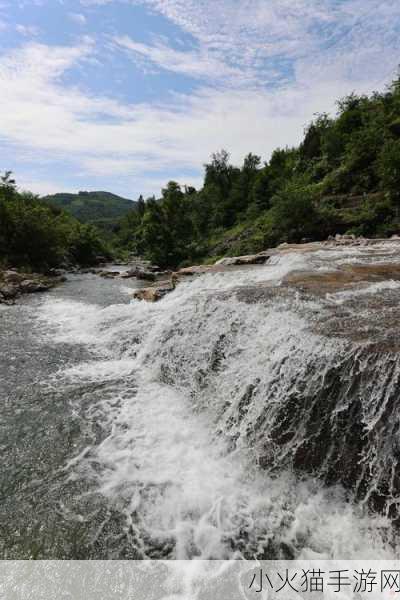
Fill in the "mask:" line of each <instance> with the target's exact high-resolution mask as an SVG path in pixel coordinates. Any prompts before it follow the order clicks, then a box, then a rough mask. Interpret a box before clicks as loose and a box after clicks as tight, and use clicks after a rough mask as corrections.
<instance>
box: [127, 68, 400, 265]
mask: <svg viewBox="0 0 400 600" xmlns="http://www.w3.org/2000/svg"><path fill="white" fill-rule="evenodd" d="M399 213H400V79H399V80H396V81H395V82H394V83H393V84H392V85H391V86H390V88H389V89H388V90H386V91H385V92H384V93H382V94H378V93H374V94H372V96H371V97H367V96H357V95H355V94H351V95H350V96H348V97H346V98H344V99H343V100H341V101H340V102H338V113H337V115H336V117H335V118H331V117H329V116H328V115H326V114H320V115H317V117H316V118H315V119H314V121H313V122H312V123H311V124H310V125H309V126H308V127H307V128H306V130H305V134H304V140H303V142H302V143H301V144H300V146H299V148H278V149H277V150H275V151H274V152H273V153H272V155H271V158H270V160H269V162H267V163H265V164H264V165H261V159H260V158H259V157H258V156H256V155H254V154H252V153H250V154H248V156H247V157H246V158H245V160H244V162H243V165H242V167H241V168H240V169H239V168H237V167H234V166H232V165H231V164H230V161H229V154H228V153H227V152H226V151H225V150H221V151H220V152H218V153H216V154H213V155H212V157H211V161H210V163H208V164H206V165H205V177H204V185H203V188H202V189H201V190H199V191H196V190H194V189H193V188H191V189H190V190H188V189H185V190H184V191H182V190H181V189H180V188H179V186H177V184H172V183H171V184H169V186H168V188H167V189H166V190H163V193H162V198H161V199H160V200H157V201H156V200H155V199H153V200H151V201H147V203H146V204H142V205H141V209H140V211H132V213H131V214H130V215H128V216H126V217H125V218H124V219H123V220H122V222H121V225H120V232H119V239H120V244H121V245H122V246H124V247H129V248H130V249H134V250H135V251H137V252H140V253H142V254H145V255H146V256H148V257H149V258H151V259H152V260H155V261H156V262H157V263H159V264H160V265H163V266H172V267H175V266H177V265H178V264H182V263H186V262H189V261H195V260H202V261H207V260H209V257H210V256H221V255H224V254H238V253H247V252H255V251H257V250H261V249H263V248H266V247H268V246H272V245H275V244H278V243H280V242H284V241H287V242H300V241H301V240H303V239H311V240H319V239H324V238H326V237H327V236H328V235H334V234H336V233H345V232H349V231H350V232H353V233H358V234H362V235H368V236H374V235H375V236H379V235H390V234H392V233H396V232H398V231H399V221H400V219H399V216H400V215H399Z"/></svg>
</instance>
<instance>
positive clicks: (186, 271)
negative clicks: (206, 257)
mask: <svg viewBox="0 0 400 600" xmlns="http://www.w3.org/2000/svg"><path fill="white" fill-rule="evenodd" d="M212 270H213V265H197V266H193V267H184V268H183V269H179V271H176V273H174V275H176V276H178V277H181V276H183V277H191V276H192V275H202V274H203V273H208V272H209V271H212Z"/></svg>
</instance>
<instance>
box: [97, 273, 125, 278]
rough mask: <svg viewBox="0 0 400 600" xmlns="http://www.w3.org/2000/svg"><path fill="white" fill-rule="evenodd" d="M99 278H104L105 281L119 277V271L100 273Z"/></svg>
mask: <svg viewBox="0 0 400 600" xmlns="http://www.w3.org/2000/svg"><path fill="white" fill-rule="evenodd" d="M99 275H100V277H104V278H105V279H113V278H114V277H118V276H119V275H120V272H119V271H100V272H99Z"/></svg>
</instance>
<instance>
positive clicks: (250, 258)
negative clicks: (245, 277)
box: [215, 252, 270, 267]
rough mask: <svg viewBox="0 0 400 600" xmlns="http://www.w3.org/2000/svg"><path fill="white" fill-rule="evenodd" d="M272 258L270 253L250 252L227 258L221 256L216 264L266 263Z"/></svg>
mask: <svg viewBox="0 0 400 600" xmlns="http://www.w3.org/2000/svg"><path fill="white" fill-rule="evenodd" d="M269 258H270V255H269V254H264V253H262V252H261V253H260V254H249V255H247V256H232V257H227V258H221V259H220V260H218V261H217V262H216V263H215V264H216V265H222V266H225V267H228V266H240V265H264V264H265V263H266V262H267V261H268V260H269Z"/></svg>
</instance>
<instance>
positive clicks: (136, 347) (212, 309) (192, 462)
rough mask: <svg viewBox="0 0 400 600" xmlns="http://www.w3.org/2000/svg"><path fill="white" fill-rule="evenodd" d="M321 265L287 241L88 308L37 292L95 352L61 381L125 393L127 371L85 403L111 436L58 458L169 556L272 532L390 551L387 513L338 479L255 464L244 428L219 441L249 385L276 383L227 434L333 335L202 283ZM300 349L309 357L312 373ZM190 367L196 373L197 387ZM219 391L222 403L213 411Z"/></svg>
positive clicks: (257, 411)
mask: <svg viewBox="0 0 400 600" xmlns="http://www.w3.org/2000/svg"><path fill="white" fill-rule="evenodd" d="M335 260H336V259H335ZM320 266H321V257H320V256H316V253H315V255H297V254H295V253H291V254H288V255H286V256H284V257H275V258H274V260H273V261H272V263H270V264H268V265H265V266H262V267H258V268H255V269H251V270H242V271H232V272H227V273H213V274H206V275H204V276H202V277H199V278H195V279H194V280H191V281H187V282H184V283H182V284H180V285H179V286H178V287H177V289H176V290H175V291H174V292H172V293H171V294H169V295H168V296H167V297H166V298H165V299H164V300H163V301H162V302H160V303H157V304H148V303H145V302H139V301H133V302H132V303H131V304H130V305H122V304H121V305H113V306H110V307H108V308H105V309H101V308H100V307H98V306H94V305H88V304H85V303H84V302H73V301H66V300H58V299H54V298H52V297H49V299H48V300H47V301H46V302H45V303H44V304H43V306H42V308H41V314H40V318H41V319H42V320H43V322H45V323H46V324H47V327H48V335H49V336H51V339H53V340H55V341H56V342H59V343H80V344H84V345H86V346H87V347H88V348H89V349H91V350H92V351H93V353H94V360H93V361H90V362H85V363H82V364H79V365H77V366H74V367H71V368H68V369H67V370H66V371H65V372H64V373H63V376H64V377H65V378H66V379H67V380H70V381H82V380H84V381H96V382H97V381H99V380H100V381H101V380H103V381H112V380H114V379H119V380H120V381H121V380H122V381H123V380H124V378H128V379H129V377H130V376H131V374H132V373H136V374H137V378H136V381H135V386H136V387H137V391H136V389H135V390H134V389H131V388H130V387H129V386H131V385H132V382H131V380H129V382H128V384H127V386H126V387H125V388H123V389H122V390H121V386H120V385H119V386H116V388H115V400H116V401H115V402H110V401H109V398H107V400H104V402H102V401H101V400H100V401H98V402H97V406H96V407H93V411H92V413H91V414H92V415H93V418H95V415H96V414H98V412H99V411H100V412H102V414H103V418H105V419H106V420H107V419H108V422H109V423H110V425H111V429H110V434H109V435H108V437H107V438H106V439H105V440H103V442H102V443H101V444H100V445H99V446H98V447H97V448H93V449H92V450H91V452H90V453H88V452H87V450H86V449H85V451H84V452H83V453H82V454H81V455H80V456H78V457H71V461H70V463H69V467H70V468H71V469H73V470H76V472H78V473H79V472H82V473H88V472H89V471H90V470H92V473H91V475H92V476H93V477H94V478H95V479H96V481H97V485H98V489H99V490H100V491H101V493H102V494H103V495H104V496H105V497H106V498H108V500H109V501H110V503H113V504H115V506H116V507H119V509H120V510H122V511H123V512H124V513H125V515H126V522H127V528H129V527H132V528H134V529H135V530H136V531H140V532H141V535H143V532H145V533H146V535H147V537H149V538H151V539H152V540H153V541H154V540H157V541H158V542H159V543H160V544H161V545H162V544H167V543H168V542H169V541H171V543H173V545H174V547H175V551H174V557H175V558H181V559H184V558H187V557H194V556H200V557H202V558H214V559H217V558H219V559H222V558H228V557H232V554H233V552H234V550H233V548H234V549H235V551H237V552H240V551H241V550H242V551H244V552H250V553H251V552H253V553H256V552H257V549H258V548H259V547H260V548H261V546H263V545H264V546H267V545H268V542H270V543H272V542H274V543H275V542H277V541H279V542H281V543H286V544H287V545H288V546H290V547H291V548H293V549H294V551H295V552H296V553H297V555H298V556H299V557H300V558H301V557H302V556H303V557H305V558H307V557H309V556H310V555H312V556H319V557H323V558H341V559H344V558H354V557H357V558H374V559H376V558H388V557H390V556H391V555H392V549H391V548H390V546H389V545H388V544H387V543H386V539H385V536H386V535H387V533H388V531H390V526H389V522H388V521H386V520H385V519H382V518H380V517H371V516H368V515H363V514H361V513H360V512H358V509H356V508H355V507H353V506H352V505H350V504H349V503H347V502H346V501H345V499H344V497H343V494H342V492H340V490H339V491H332V490H330V491H329V490H323V489H322V487H321V486H320V485H317V484H316V483H315V482H313V481H312V480H309V481H305V482H303V483H300V482H298V481H296V480H295V478H294V476H293V475H292V474H290V473H288V472H285V471H282V472H281V474H280V476H279V477H277V478H272V477H270V476H268V475H267V474H266V473H264V472H263V471H262V470H260V469H259V468H258V467H257V457H258V448H257V447H254V448H251V447H247V446H246V444H245V442H244V441H242V440H245V439H246V436H245V435H242V436H241V437H240V439H239V443H238V444H237V446H236V450H235V452H230V451H229V450H230V447H233V446H231V444H230V442H232V441H233V442H234V441H235V440H233V439H232V440H231V439H230V435H231V434H232V432H231V430H230V429H229V417H230V416H232V415H234V414H235V410H236V409H237V401H238V399H239V398H241V397H242V396H243V394H244V393H245V391H246V389H247V388H248V386H249V384H254V383H255V382H258V383H257V384H256V385H259V386H264V388H265V390H267V389H268V390H274V389H275V390H276V393H277V396H276V397H273V396H272V395H271V397H265V400H264V404H261V403H260V402H258V403H255V402H253V403H252V404H251V406H250V407H249V415H248V417H247V420H244V421H243V423H242V425H239V426H238V427H237V428H236V430H235V429H233V432H236V433H237V432H238V431H239V432H241V433H243V434H244V429H245V428H246V427H248V426H250V425H251V424H252V423H254V422H256V420H257V418H258V417H259V416H260V415H261V414H262V413H263V412H265V410H266V407H265V403H266V402H267V401H268V402H270V403H271V410H274V407H276V406H277V403H279V402H280V401H282V394H283V395H284V394H285V393H289V392H290V391H291V388H290V385H291V382H292V381H293V379H294V376H295V375H296V376H297V375H298V374H299V373H300V374H303V375H304V378H305V379H307V378H309V379H310V380H312V379H313V378H315V384H317V382H318V377H320V378H323V377H324V371H325V368H326V365H327V364H328V363H329V361H332V360H334V357H335V353H336V352H337V350H338V345H340V344H341V342H339V341H336V340H332V341H331V342H327V340H325V339H323V338H319V337H318V336H316V335H312V334H310V332H309V331H308V324H307V322H306V321H305V320H304V319H303V318H300V316H299V314H296V312H297V311H296V305H295V304H294V305H292V306H291V307H288V306H285V305H284V304H282V305H281V306H279V305H278V306H276V307H274V309H272V308H271V306H265V305H264V306H263V305H261V304H259V305H253V306H251V307H250V306H249V305H247V304H244V303H241V302H238V301H237V300H235V298H234V297H232V298H231V299H230V300H229V301H227V300H225V301H219V300H218V297H216V296H217V295H213V294H212V292H213V291H225V290H232V289H234V288H236V287H241V286H246V285H249V284H254V283H260V282H271V284H272V285H279V284H280V282H281V280H282V278H283V277H284V276H285V275H287V274H288V273H290V272H292V271H294V270H307V269H310V268H320ZM387 285H392V284H390V282H388V284H387ZM374 289H375V288H374ZM390 289H392V288H390ZM376 291H378V290H376ZM294 302H296V300H294ZM221 339H222V340H228V342H230V343H228V344H227V345H226V348H225V347H223V348H222V349H221V352H220V356H218V355H217V354H216V356H215V361H216V366H215V373H211V374H207V368H208V367H209V365H210V361H212V360H214V359H213V356H212V353H213V352H214V350H213V349H215V348H216V347H218V343H220V341H221ZM221 356H222V358H221ZM310 356H312V357H313V359H314V360H315V361H316V364H317V365H318V364H319V365H320V369H319V370H318V369H317V371H316V373H315V374H312V375H311V374H310V373H308V372H307V365H308V359H309V358H310ZM283 358H286V359H287V361H286V362H284V361H283V360H282V359H283ZM218 361H220V362H218ZM318 361H319V362H318ZM202 377H203V378H204V377H206V378H207V377H208V379H207V385H206V386H205V387H204V388H202V384H201V381H200V383H199V381H198V379H199V378H200V380H201V378H202ZM274 381H275V382H276V383H275V384H274ZM312 383H313V381H310V385H312ZM274 386H275V387H274ZM285 386H287V387H285ZM264 388H262V389H264ZM202 390H203V391H202ZM260 397H263V396H262V394H261V395H260ZM227 402H228V403H231V405H232V410H231V411H229V410H227V411H226V413H224V411H223V410H222V407H223V405H224V403H227ZM96 411H97V412H96ZM240 428H242V430H240ZM217 429H222V435H217V434H216V430H217ZM300 433H301V432H300ZM265 442H266V443H268V440H265ZM233 445H234V444H233ZM271 445H272V444H271ZM88 454H90V456H88ZM241 539H242V541H243V543H242V548H241V545H240V540H241ZM240 549H241V550H240Z"/></svg>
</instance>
